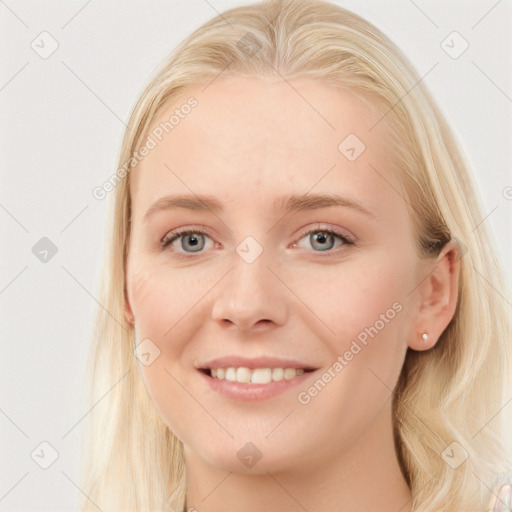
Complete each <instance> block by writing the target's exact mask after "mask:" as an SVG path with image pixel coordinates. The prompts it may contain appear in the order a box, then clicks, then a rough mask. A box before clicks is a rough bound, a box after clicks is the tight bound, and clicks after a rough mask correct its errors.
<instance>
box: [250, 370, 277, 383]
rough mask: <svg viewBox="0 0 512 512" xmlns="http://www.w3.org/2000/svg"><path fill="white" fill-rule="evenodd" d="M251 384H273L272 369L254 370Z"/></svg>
mask: <svg viewBox="0 0 512 512" xmlns="http://www.w3.org/2000/svg"><path fill="white" fill-rule="evenodd" d="M251 382H252V383H253V384H268V383H269V382H272V370H271V369H270V368H257V369H256V370H253V372H252V377H251Z"/></svg>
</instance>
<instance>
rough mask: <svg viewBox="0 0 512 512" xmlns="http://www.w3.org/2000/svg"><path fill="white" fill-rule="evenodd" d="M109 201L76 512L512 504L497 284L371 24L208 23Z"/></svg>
mask: <svg viewBox="0 0 512 512" xmlns="http://www.w3.org/2000/svg"><path fill="white" fill-rule="evenodd" d="M109 186H110V187H111V188H114V187H115V191H114V192H112V197H113V198H115V201H114V202H113V203H112V205H113V209H112V212H111V217H110V220H111V222H110V225H109V245H108V248H107V249H108V252H107V254H106V260H105V266H104V280H103V284H102V290H101V299H100V302H101V305H102V307H101V308H100V309H99V311H98V317H97V324H96V330H95V332H94V336H93V344H92V349H91V359H90V379H91V385H92V389H91V406H92V405H94V407H93V409H92V410H91V413H90V438H89V441H88V444H87V448H86V453H85V456H86V457H87V461H86V464H85V465H84V470H83V475H84V476H83V483H82V486H81V489H82V490H83V492H84V498H83V502H82V503H81V505H80V507H81V510H82V511H84V512H85V511H89V510H97V509H98V508H99V509H101V510H102V511H104V512H107V511H120V510H123V511H128V510H133V511H135V510H137V511H149V510H151V511H156V510H159V511H163V510H173V511H176V512H181V511H183V510H197V511H200V512H207V511H208V512H220V511H222V512H230V511H234V510H243V511H244V512H252V511H261V510H265V511H269V512H272V511H280V512H282V511H290V512H291V511H299V510H307V511H308V512H314V511H320V510H322V511H325V510H329V511H331V510H332V511H338V510H344V511H345V510H346V511H348V510H379V511H381V512H398V511H415V510H429V511H434V510H439V511H440V510H443V511H447V510H457V511H462V510H464V511H469V510H491V509H494V510H509V508H507V507H510V488H511V487H510V485H509V484H512V480H511V478H510V471H511V467H510V439H509V438H508V437H507V432H508V431H510V423H509V422H508V420H507V418H506V414H505V413H506V409H505V407H506V404H507V401H508V400H510V397H511V395H512V389H511V380H510V379H511V373H512V372H511V371H510V370H511V361H512V355H511V345H510V340H511V338H510V334H511V333H510V322H509V318H508V317H507V313H510V310H507V309H506V308H507V307H509V306H508V305H507V302H506V301H504V299H503V297H505V296H506V291H505V290H504V289H503V286H502V283H503V279H502V277H501V274H500V270H499V266H498V263H497V261H496V260H495V257H494V255H493V252H492V250H490V249H489V247H490V245H489V241H488V236H487V234H486V230H485V225H479V227H478V229H475V227H476V226H477V225H478V224H479V222H480V220H481V218H482V217H483V215H482V213H481V211H480V209H479V207H478V205H477V201H476V200H475V195H474V192H473V188H472V184H471V182H470V176H469V171H468V169H467V164H466V162H465V160H464V158H463V156H462V154H461V152H460V151H459V149H458V148H457V145H456V143H455V141H454V139H453V136H452V134H451V132H450V130H449V128H448V126H447V124H446V122H445V120H444V118H443V116H442V114H441V113H440V112H439V110H438V108H437V107H436V104H435V102H434V101H433V99H432V98H431V97H430V95H429V93H428V91H427V90H426V89H425V87H424V85H423V83H422V82H421V80H420V78H419V76H418V74H417V73H416V72H415V71H414V70H413V69H412V67H411V65H410V64H409V63H408V62H407V60H406V58H405V57H404V56H403V54H402V53H401V52H400V50H399V49H398V48H396V46H394V45H393V43H392V42H391V41H390V40H389V39H388V38H387V37H386V36H385V35H383V34H382V33H381V32H380V31H379V30H378V29H377V28H376V27H374V26H373V25H371V24H370V23H368V22H367V21H365V20H363V19H362V18H360V17H359V16H356V15H354V14H352V13H350V12H348V11H346V10H344V9H342V8H340V7H338V6H336V5H333V4H330V3H326V2H320V1H302V0H300V1H269V2H265V3H258V4H253V5H249V6H246V7H240V8H236V9H232V10H230V11H228V12H225V13H223V14H222V15H220V16H219V17H217V18H215V19H213V20H212V21H210V22H208V23H206V24H205V25H203V26H202V27H201V28H199V29H198V30H197V31H195V32H194V33H193V34H192V35H191V36H190V37H189V38H188V39H186V40H185V41H184V42H183V43H182V44H181V45H180V46H179V47H178V48H177V49H176V51H175V52H174V53H173V54H172V55H171V57H170V58H169V59H168V61H166V62H165V64H164V65H163V66H162V68H161V69H160V70H159V71H158V73H157V74H156V76H155V77H154V78H153V79H152V80H151V82H150V83H149V85H148V86H147V88H146V90H145V91H144V93H143V94H142V96H141V98H140V100H139V102H138V104H137V105H136V107H135V109H134V111H133V114H132V116H131V119H130V122H129V126H128V128H127V130H126V133H125V137H124V140H123V146H122V152H121V155H120V163H119V169H118V171H117V173H116V174H115V175H114V176H113V179H112V181H111V182H109ZM105 190H106V189H105ZM100 398H101V400H100ZM98 400H99V401H98Z"/></svg>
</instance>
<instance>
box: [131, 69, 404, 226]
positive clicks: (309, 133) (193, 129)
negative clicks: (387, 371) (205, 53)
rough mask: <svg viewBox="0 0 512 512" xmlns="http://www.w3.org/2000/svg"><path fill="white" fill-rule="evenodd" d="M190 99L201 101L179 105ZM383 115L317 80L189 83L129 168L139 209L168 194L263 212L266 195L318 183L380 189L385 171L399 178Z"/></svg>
mask: <svg viewBox="0 0 512 512" xmlns="http://www.w3.org/2000/svg"><path fill="white" fill-rule="evenodd" d="M192 97H193V98H195V100H196V101H197V104H196V106H194V107H193V108H182V107H183V105H185V104H187V100H188V99H189V98H192ZM382 116H383V114H382V109H381V108H380V106H379V105H378V104H377V103H375V102H372V101H371V100H370V99H369V97H364V96H361V95H358V94H355V93H353V92H351V91H348V90H346V89H342V88H340V87H336V86H334V85H331V84H329V83H326V82H322V81H319V80H316V79H294V80H288V81H286V80H279V81H273V82H272V81H269V80H263V79H257V78H242V77H228V78H217V79H215V80H214V81H213V82H211V83H210V84H209V85H207V86H205V85H202V86H196V87H190V88H188V89H186V90H185V91H182V93H181V94H180V96H179V97H178V98H176V99H175V100H173V101H172V103H171V104H169V105H167V106H166V107H165V108H164V109H162V111H161V112H160V113H159V114H158V115H157V116H156V118H155V119H154V120H153V122H152V123H151V125H150V127H149V129H148V131H147V133H146V137H147V136H149V137H151V138H152V139H153V141H154V143H155V147H154V148H153V149H152V150H151V151H150V152H149V154H148V155H147V156H146V157H145V158H144V159H143V160H142V161H141V162H140V163H139V165H138V166H137V167H136V169H135V170H134V171H133V172H132V176H131V179H132V193H133V196H134V198H133V199H134V205H135V212H136V214H137V216H141V215H142V214H143V213H144V212H143V211H142V208H143V207H145V208H147V207H149V204H150V203H151V202H152V201H154V200H156V199H157V198H158V197H160V196H162V195H164V194H165V193H169V194H184V193H188V194H208V195H216V196H218V197H222V198H224V199H225V200H226V202H228V203H229V202H232V203H237V202H243V203H244V204H246V205H249V204H251V203H252V204H253V205H254V206H259V207H260V208H261V207H262V202H261V201H262V198H263V197H268V198H269V204H271V203H272V201H273V198H274V197H277V196H282V195H283V193H288V192H289V193H292V192H293V193H306V192H308V191H309V190H311V189H313V188H314V189H315V190H314V191H315V192H332V191H333V189H337V191H338V192H345V191H346V190H347V191H349V192H352V193H355V194H356V195H357V194H358V193H365V194H368V193H369V192H371V190H372V189H373V190H374V192H378V189H379V188H380V189H382V186H383V181H382V177H379V173H380V174H382V173H384V174H385V175H387V179H389V180H391V181H396V176H393V174H395V173H393V172H392V168H393V165H392V152H391V151H390V150H389V148H388V140H389V137H388V130H389V127H388V125H387V120H386V119H382ZM172 117H173V119H171V118H172ZM170 121H172V123H170ZM166 123H167V124H166ZM165 127H167V131H168V133H166V131H165V130H164V128H165ZM155 134H158V137H157V136H155ZM159 138H161V140H158V139H159ZM354 156H355V157H356V158H354ZM376 170H378V171H379V173H377V172H376ZM344 189H346V190H344ZM241 191H243V193H244V195H243V197H241V196H240V192H241ZM381 195H382V194H381Z"/></svg>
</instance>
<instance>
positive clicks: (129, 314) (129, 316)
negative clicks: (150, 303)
mask: <svg viewBox="0 0 512 512" xmlns="http://www.w3.org/2000/svg"><path fill="white" fill-rule="evenodd" d="M124 317H125V319H126V321H127V322H128V323H129V324H130V325H133V324H134V322H135V317H134V316H133V311H132V307H131V305H130V300H129V299H128V294H127V293H126V288H125V289H124Z"/></svg>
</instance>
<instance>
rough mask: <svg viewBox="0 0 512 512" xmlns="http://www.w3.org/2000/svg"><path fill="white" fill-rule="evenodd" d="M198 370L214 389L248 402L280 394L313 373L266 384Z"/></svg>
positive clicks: (234, 398)
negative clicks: (244, 381) (227, 377)
mask: <svg viewBox="0 0 512 512" xmlns="http://www.w3.org/2000/svg"><path fill="white" fill-rule="evenodd" d="M198 371H199V373H200V375H201V376H202V378H203V379H205V380H206V382H207V383H208V385H209V386H210V387H211V388H212V389H213V390H214V391H217V392H218V393H220V394H222V395H224V396H226V397H228V398H231V399H233V400H245V401H248V402H251V401H256V400H266V399H267V398H272V397H274V396H277V395H280V394H281V393H284V392H286V391H288V390H290V389H292V388H294V387H295V386H298V385H299V384H301V383H302V382H304V381H305V380H306V379H308V378H309V377H310V376H311V375H313V373H315V372H314V371H312V372H305V373H303V374H302V375H299V376H297V377H294V378H293V379H290V380H284V379H283V380H280V381H278V382H269V383H268V384H244V383H241V382H231V381H229V380H225V379H217V378H214V377H211V376H210V375H208V374H206V373H204V372H202V371H200V370H198Z"/></svg>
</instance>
